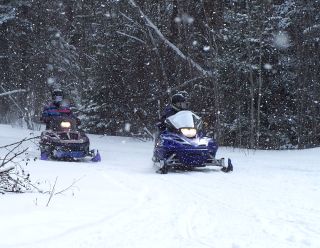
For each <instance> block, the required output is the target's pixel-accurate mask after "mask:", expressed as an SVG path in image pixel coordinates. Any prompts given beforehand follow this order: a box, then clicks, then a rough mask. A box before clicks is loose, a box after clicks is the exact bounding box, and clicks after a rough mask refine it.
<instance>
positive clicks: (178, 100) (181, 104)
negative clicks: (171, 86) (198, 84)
mask: <svg viewBox="0 0 320 248" xmlns="http://www.w3.org/2000/svg"><path fill="white" fill-rule="evenodd" d="M171 104H172V106H173V108H175V109H176V110H178V111H180V110H186V109H188V108H189V106H190V103H189V102H188V100H187V97H186V96H185V95H184V94H181V93H177V94H174V95H173V96H172V97H171Z"/></svg>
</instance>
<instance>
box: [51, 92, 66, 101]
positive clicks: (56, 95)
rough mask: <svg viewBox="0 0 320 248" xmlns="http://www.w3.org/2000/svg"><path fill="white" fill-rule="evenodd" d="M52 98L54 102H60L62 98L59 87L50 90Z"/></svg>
mask: <svg viewBox="0 0 320 248" xmlns="http://www.w3.org/2000/svg"><path fill="white" fill-rule="evenodd" d="M52 100H53V102H54V103H61V102H62V100H63V92H62V90H60V89H55V90H54V91H53V92H52Z"/></svg>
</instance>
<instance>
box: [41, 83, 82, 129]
mask: <svg viewBox="0 0 320 248" xmlns="http://www.w3.org/2000/svg"><path fill="white" fill-rule="evenodd" d="M60 116H68V117H71V118H74V119H76V120H77V117H75V116H74V115H73V113H72V111H71V109H70V108H69V106H68V105H67V104H66V101H64V99H63V92H62V90H60V89H56V90H54V91H53V92H52V102H51V103H49V104H48V105H46V106H45V107H44V108H43V111H42V115H41V117H40V121H42V122H44V123H45V124H46V129H49V128H50V121H51V120H52V119H53V118H55V117H60Z"/></svg>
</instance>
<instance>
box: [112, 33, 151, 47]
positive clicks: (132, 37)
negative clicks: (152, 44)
mask: <svg viewBox="0 0 320 248" xmlns="http://www.w3.org/2000/svg"><path fill="white" fill-rule="evenodd" d="M117 34H120V35H123V36H127V37H129V38H131V39H133V40H136V41H139V42H141V43H143V44H146V42H145V41H144V40H141V39H139V38H137V37H134V36H132V35H128V34H126V33H123V32H120V31H117Z"/></svg>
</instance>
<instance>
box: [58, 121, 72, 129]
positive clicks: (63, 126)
mask: <svg viewBox="0 0 320 248" xmlns="http://www.w3.org/2000/svg"><path fill="white" fill-rule="evenodd" d="M60 126H61V127H62V128H70V127H71V123H70V122H69V121H62V122H61V124H60Z"/></svg>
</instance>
